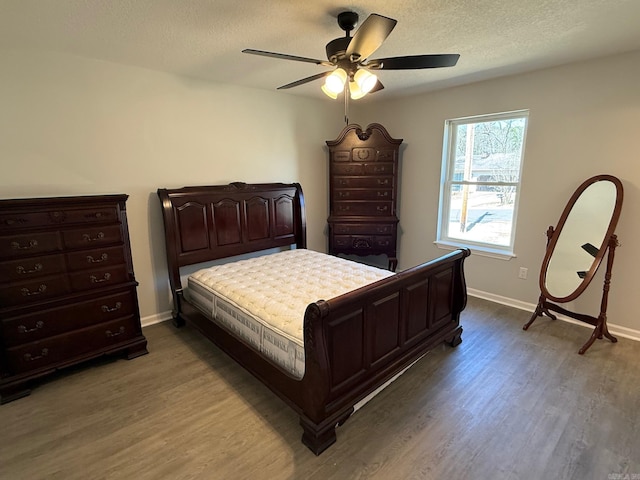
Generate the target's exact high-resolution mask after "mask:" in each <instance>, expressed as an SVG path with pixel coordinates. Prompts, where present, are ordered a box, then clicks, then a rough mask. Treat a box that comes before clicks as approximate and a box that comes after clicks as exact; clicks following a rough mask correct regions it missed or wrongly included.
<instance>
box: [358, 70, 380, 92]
mask: <svg viewBox="0 0 640 480" xmlns="http://www.w3.org/2000/svg"><path fill="white" fill-rule="evenodd" d="M353 80H354V81H355V83H357V84H358V87H360V90H362V91H363V92H364V93H363V95H364V94H367V93H369V92H370V91H371V90H372V89H373V87H375V86H376V82H377V81H378V77H376V76H375V75H374V74H373V73H371V72H370V71H368V70H365V69H364V68H360V69H358V71H357V72H356V74H355V75H354V76H353Z"/></svg>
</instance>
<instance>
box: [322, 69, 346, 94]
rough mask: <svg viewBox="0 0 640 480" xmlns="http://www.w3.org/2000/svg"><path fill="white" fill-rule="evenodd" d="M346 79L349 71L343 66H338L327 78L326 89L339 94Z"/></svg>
mask: <svg viewBox="0 0 640 480" xmlns="http://www.w3.org/2000/svg"><path fill="white" fill-rule="evenodd" d="M346 81H347V72H345V71H344V69H342V68H336V69H335V70H334V71H333V72H331V75H329V76H328V77H327V79H326V80H325V82H324V87H326V89H327V90H328V91H330V92H331V93H334V94H336V95H338V94H339V93H341V92H342V91H343V90H344V84H345V83H346ZM323 91H324V89H323ZM325 93H327V92H325Z"/></svg>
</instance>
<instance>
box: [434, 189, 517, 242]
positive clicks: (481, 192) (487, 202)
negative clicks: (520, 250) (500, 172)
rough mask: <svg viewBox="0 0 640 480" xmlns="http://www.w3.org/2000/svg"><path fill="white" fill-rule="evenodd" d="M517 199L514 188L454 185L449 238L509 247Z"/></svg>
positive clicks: (448, 229) (450, 206)
mask: <svg viewBox="0 0 640 480" xmlns="http://www.w3.org/2000/svg"><path fill="white" fill-rule="evenodd" d="M515 197H516V187H513V186H509V187H503V186H486V185H483V186H477V187H476V186H473V185H471V186H470V185H453V186H452V189H451V201H450V202H449V215H448V218H449V224H448V226H447V233H446V236H448V237H449V238H455V239H460V240H468V241H471V242H478V243H489V244H493V245H502V246H508V245H509V244H510V241H511V225H512V223H513V213H514V210H513V209H514V205H515ZM465 204H466V205H465Z"/></svg>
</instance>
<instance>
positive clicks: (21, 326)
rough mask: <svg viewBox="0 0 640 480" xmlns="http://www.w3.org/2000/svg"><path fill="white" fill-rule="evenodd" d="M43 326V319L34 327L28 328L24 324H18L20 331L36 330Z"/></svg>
mask: <svg viewBox="0 0 640 480" xmlns="http://www.w3.org/2000/svg"><path fill="white" fill-rule="evenodd" d="M42 327H44V322H43V321H42V320H38V321H37V322H36V326H35V327H34V328H27V327H25V326H24V325H18V333H29V332H35V331H36V330H39V329H41V328H42Z"/></svg>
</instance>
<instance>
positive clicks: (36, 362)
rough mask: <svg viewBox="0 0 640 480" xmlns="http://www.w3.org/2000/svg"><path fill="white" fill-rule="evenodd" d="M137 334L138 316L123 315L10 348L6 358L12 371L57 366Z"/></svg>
mask: <svg viewBox="0 0 640 480" xmlns="http://www.w3.org/2000/svg"><path fill="white" fill-rule="evenodd" d="M136 335H140V330H139V329H138V327H137V324H136V321H135V317H133V316H131V317H124V318H119V319H116V320H112V321H110V322H105V323H101V324H99V325H94V326H91V327H87V328H83V329H81V330H75V331H72V332H68V333H65V334H62V335H57V336H55V337H49V338H46V339H43V340H39V341H36V342H31V343H27V344H24V345H20V346H17V347H13V348H9V349H7V351H6V358H7V363H8V366H9V370H10V373H12V374H19V373H24V372H28V371H31V370H36V369H42V368H55V366H56V364H59V363H61V362H65V363H73V361H74V357H79V356H82V355H86V354H88V353H93V354H98V353H100V352H101V351H106V350H108V348H109V347H110V346H112V345H113V346H115V345H117V344H118V343H120V342H124V341H126V340H129V339H131V338H133V337H135V336H136Z"/></svg>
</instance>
